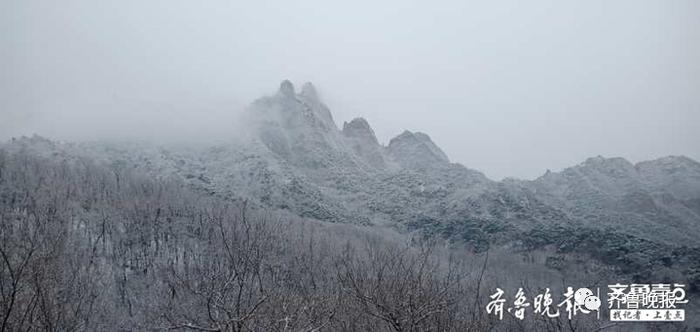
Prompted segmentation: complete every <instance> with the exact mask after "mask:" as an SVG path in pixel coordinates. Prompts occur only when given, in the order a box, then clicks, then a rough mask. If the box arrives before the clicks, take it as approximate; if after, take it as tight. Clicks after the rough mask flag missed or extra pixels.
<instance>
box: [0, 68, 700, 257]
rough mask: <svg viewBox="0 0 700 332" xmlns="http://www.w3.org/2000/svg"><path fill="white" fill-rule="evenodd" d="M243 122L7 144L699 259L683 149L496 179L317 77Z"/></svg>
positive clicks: (417, 221)
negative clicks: (359, 110)
mask: <svg viewBox="0 0 700 332" xmlns="http://www.w3.org/2000/svg"><path fill="white" fill-rule="evenodd" d="M245 121H247V125H246V126H245V127H247V128H250V129H251V130H250V135H249V136H248V137H247V138H246V139H237V140H235V141H231V142H228V143H225V144H219V145H216V146H190V147H183V146H168V145H161V146H153V145H149V144H135V143H134V144H115V143H112V144H110V143H63V144H61V143H56V142H52V141H48V140H45V139H41V138H38V137H34V138H24V139H18V140H14V141H12V142H9V143H7V144H5V146H4V147H3V148H4V149H10V150H12V149H14V150H17V149H24V150H29V151H33V152H34V153H37V154H43V155H49V156H52V157H62V158H71V156H88V157H90V158H93V159H96V160H98V161H101V162H104V163H109V164H113V165H123V167H136V168H140V169H142V170H145V171H147V172H148V173H150V174H152V175H153V176H156V177H177V178H180V179H182V180H183V181H185V182H187V183H188V184H189V185H190V186H192V187H194V188H196V189H198V190H202V191H206V192H208V193H211V194H213V195H218V196H221V197H224V198H232V199H233V198H235V199H238V198H243V199H247V200H249V201H250V202H252V203H254V204H255V205H257V206H260V207H262V208H268V209H282V210H287V211H290V212H292V213H294V214H296V215H299V216H302V217H308V218H314V219H318V220H322V221H327V222H340V223H357V224H368V225H371V224H377V225H391V226H395V227H397V228H399V229H404V230H421V231H426V232H428V233H430V234H437V235H440V236H443V237H446V238H449V239H452V240H455V241H460V242H463V243H468V244H470V245H472V246H473V247H474V248H475V249H476V250H484V249H485V248H487V247H488V246H489V244H492V243H512V244H515V245H518V246H524V247H533V246H534V247H543V246H554V247H556V248H557V249H556V250H559V251H563V252H566V251H576V250H584V251H587V252H588V253H590V254H591V255H592V256H594V257H596V258H599V259H601V260H603V261H606V262H607V263H611V264H613V265H614V264H619V265H624V266H627V267H628V268H630V267H639V266H646V265H649V264H654V262H657V261H659V260H662V259H666V258H668V257H667V256H672V258H674V259H676V260H677V261H678V262H693V261H695V265H698V264H700V263H699V260H696V258H698V257H700V253H699V252H700V249H698V247H700V243H699V242H698V240H697V239H699V238H700V164H699V163H697V162H696V161H693V160H691V159H689V158H686V157H666V158H661V159H657V160H653V161H646V162H641V163H638V164H636V165H635V164H632V163H630V162H628V161H626V160H625V159H622V158H602V157H595V158H590V159H588V160H586V161H585V162H583V163H582V164H580V165H577V166H574V167H571V168H567V169H565V170H564V171H562V172H559V173H553V172H548V173H547V174H545V175H543V176H542V177H540V178H538V179H536V180H534V181H519V180H505V181H502V182H497V181H493V180H490V179H488V178H487V177H486V176H484V175H483V174H482V173H480V172H478V171H475V170H471V169H469V168H466V167H464V166H463V165H460V164H457V163H451V162H450V160H449V158H448V157H447V155H446V154H445V153H444V152H443V151H442V150H441V149H440V148H439V147H438V146H437V145H436V144H435V143H433V142H432V140H431V139H430V137H429V136H428V135H427V134H424V133H420V132H411V131H404V132H403V133H401V134H400V135H398V136H396V137H395V138H393V139H391V140H390V141H389V143H388V145H386V146H384V145H382V144H380V143H379V142H378V140H377V138H376V136H375V134H374V130H373V129H372V128H371V126H370V124H369V123H368V122H367V121H366V120H365V119H362V118H357V119H354V120H352V121H350V122H346V123H344V124H343V128H342V130H341V129H339V128H338V127H337V126H336V124H335V121H334V120H333V117H332V114H331V112H330V110H329V108H328V107H327V106H326V105H325V104H323V102H322V101H321V99H319V96H318V93H317V92H316V89H315V88H314V86H313V85H312V84H310V83H306V84H304V85H303V87H302V88H301V91H298V92H297V91H296V89H295V87H294V86H293V84H292V83H291V82H289V81H284V82H282V84H281V85H280V88H279V90H278V91H277V92H276V93H275V94H273V95H270V96H266V97H263V98H260V99H258V100H256V101H255V102H253V103H252V105H251V106H250V108H249V109H248V111H247V114H246V117H245ZM688 248H690V249H688ZM679 264H680V263H679ZM678 268H679V269H687V268H692V267H689V266H682V264H681V265H679V266H678Z"/></svg>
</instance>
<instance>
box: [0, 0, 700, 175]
mask: <svg viewBox="0 0 700 332" xmlns="http://www.w3.org/2000/svg"><path fill="white" fill-rule="evenodd" d="M284 78H289V79H291V80H292V81H294V82H295V83H296V84H297V86H300V85H301V83H303V82H304V81H312V82H314V83H315V85H316V86H317V88H318V89H319V91H320V94H321V95H322V98H324V99H325V101H326V103H327V104H328V105H329V107H330V108H331V110H332V111H333V114H334V116H335V119H336V122H337V123H338V125H339V126H340V125H342V122H343V121H347V120H350V119H352V118H353V117H356V116H363V117H365V118H367V119H368V121H369V122H370V124H371V125H372V126H373V127H374V130H375V131H376V133H377V135H378V137H379V140H380V141H381V142H382V143H384V144H386V143H387V142H388V140H389V139H390V138H391V137H393V136H395V135H397V134H399V133H400V132H401V131H402V130H404V129H409V130H415V131H423V132H426V133H427V134H429V135H430V136H431V137H432V138H433V140H434V141H435V142H436V143H437V144H438V145H439V146H440V147H442V148H443V149H444V150H445V152H446V153H447V154H448V155H449V156H450V158H451V159H452V160H453V161H456V162H460V163H462V164H464V165H466V166H468V167H471V168H475V169H478V170H481V171H483V172H485V173H486V175H488V176H489V177H491V178H494V179H500V178H502V177H505V176H515V177H520V178H534V177H536V176H538V175H540V174H542V173H543V172H544V171H545V170H546V169H548V168H549V169H552V170H559V169H561V168H563V167H566V166H571V165H574V164H577V163H579V162H581V161H582V160H583V159H585V158H586V157H589V156H595V155H603V156H606V157H608V156H622V157H626V158H628V159H630V160H632V161H639V160H644V159H651V158H656V157H661V156H665V155H670V154H684V155H687V156H690V157H692V158H694V159H696V160H698V159H700V135H699V134H698V133H699V130H700V1H694V0H688V1H680V0H679V1H643V0H634V1H592V0H587V1H480V2H474V1H416V2H412V1H406V0H401V1H376V0H372V1H344V2H337V3H336V2H334V1H327V0H325V1H324V0H319V1H274V2H272V1H245V2H244V1H215V0H208V1H175V0H163V1H143V0H138V1H136V0H126V1H125V0H120V1H109V2H108V1H92V0H82V1H52V0H47V1H34V0H2V1H0V139H7V138H8V137H10V136H15V135H20V134H31V133H33V132H36V133H38V134H42V135H45V136H49V137H52V138H58V139H72V140H77V139H85V138H94V137H100V136H101V135H103V136H115V135H116V136H119V135H127V134H131V133H135V134H137V135H141V136H144V135H145V136H148V135H151V136H158V135H166V134H170V135H173V134H174V133H182V134H183V135H185V136H187V135H197V134H199V133H201V135H207V134H210V133H211V132H216V131H225V130H227V127H226V126H225V124H226V123H227V122H226V121H224V120H223V119H229V118H230V117H229V116H228V115H229V114H231V113H232V112H235V111H236V110H240V109H241V108H242V107H244V106H245V105H246V104H248V103H249V102H250V101H252V100H253V99H255V98H257V97H259V96H260V95H263V94H271V93H273V92H274V90H275V89H276V88H277V86H278V84H279V82H280V81H281V80H282V79H284ZM233 127H234V126H232V128H233ZM205 128H208V130H206V131H205V130H204V129H205Z"/></svg>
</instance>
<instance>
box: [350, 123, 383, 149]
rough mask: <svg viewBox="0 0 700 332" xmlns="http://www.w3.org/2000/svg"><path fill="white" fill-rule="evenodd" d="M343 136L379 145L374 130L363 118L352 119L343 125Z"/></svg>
mask: <svg viewBox="0 0 700 332" xmlns="http://www.w3.org/2000/svg"><path fill="white" fill-rule="evenodd" d="M343 135H345V136H346V137H355V138H359V139H362V140H364V141H369V142H370V143H374V144H379V142H378V141H377V136H376V135H375V134H374V130H372V127H370V126H369V123H368V122H367V120H365V119H364V118H354V119H352V121H350V122H344V123H343Z"/></svg>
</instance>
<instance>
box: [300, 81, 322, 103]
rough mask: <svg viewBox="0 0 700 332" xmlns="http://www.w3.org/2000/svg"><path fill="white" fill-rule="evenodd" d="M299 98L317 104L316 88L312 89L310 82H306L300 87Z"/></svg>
mask: <svg viewBox="0 0 700 332" xmlns="http://www.w3.org/2000/svg"><path fill="white" fill-rule="evenodd" d="M301 96H302V97H304V98H305V99H308V100H313V101H316V102H318V93H317V92H316V87H314V85H313V84H311V82H306V83H304V85H303V86H302V87H301Z"/></svg>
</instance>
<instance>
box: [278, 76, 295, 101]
mask: <svg viewBox="0 0 700 332" xmlns="http://www.w3.org/2000/svg"><path fill="white" fill-rule="evenodd" d="M279 94H280V95H282V96H285V97H293V96H294V84H292V82H291V81H289V80H284V81H282V83H280V91H279Z"/></svg>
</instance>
